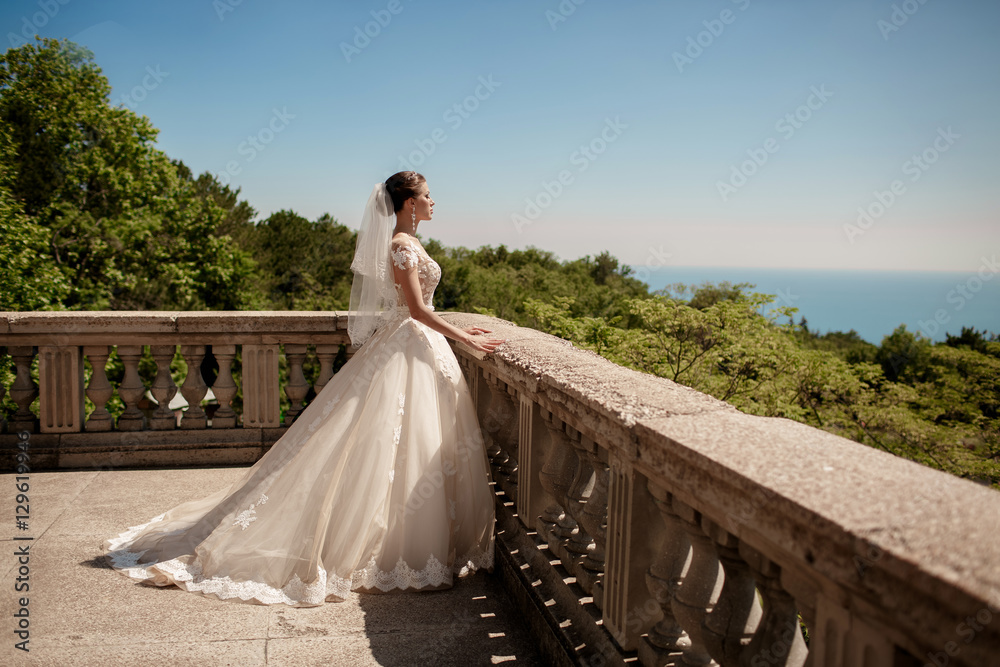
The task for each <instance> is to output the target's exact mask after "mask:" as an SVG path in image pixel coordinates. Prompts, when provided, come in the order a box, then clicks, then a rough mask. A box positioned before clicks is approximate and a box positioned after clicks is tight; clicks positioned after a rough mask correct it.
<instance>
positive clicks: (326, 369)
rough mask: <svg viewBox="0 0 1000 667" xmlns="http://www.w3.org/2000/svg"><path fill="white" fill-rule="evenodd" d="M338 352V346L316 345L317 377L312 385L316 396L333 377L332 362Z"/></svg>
mask: <svg viewBox="0 0 1000 667" xmlns="http://www.w3.org/2000/svg"><path fill="white" fill-rule="evenodd" d="M286 349H287V348H286ZM339 352H340V345H317V346H316V358H317V359H319V377H318V378H316V384H314V385H313V391H315V392H316V393H317V394H319V392H321V391H323V387H325V386H326V383H327V382H329V381H330V378H332V377H333V362H334V360H335V359H336V358H337V354H338V353H339Z"/></svg>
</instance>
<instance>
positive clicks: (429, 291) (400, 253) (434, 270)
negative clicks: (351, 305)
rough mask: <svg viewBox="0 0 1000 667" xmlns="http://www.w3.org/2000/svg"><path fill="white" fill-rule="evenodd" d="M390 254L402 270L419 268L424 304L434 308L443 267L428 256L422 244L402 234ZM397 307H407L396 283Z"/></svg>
mask: <svg viewBox="0 0 1000 667" xmlns="http://www.w3.org/2000/svg"><path fill="white" fill-rule="evenodd" d="M389 252H390V254H391V256H392V263H393V265H394V266H396V267H398V268H401V269H409V268H411V267H414V266H416V267H417V277H418V278H419V280H420V291H421V293H422V296H423V298H424V304H426V305H427V306H429V307H430V308H432V309H433V308H434V290H435V289H436V288H437V286H438V283H439V282H441V266H440V265H438V263H437V262H435V261H434V260H433V259H431V256H430V255H428V254H427V251H426V250H424V247H423V246H422V245H420V242H419V241H418V240H417V239H415V238H414V237H412V236H408V235H405V234H401V235H399V236H397V237H396V238H394V239H393V240H392V245H391V246H390V249H389ZM396 305H397V307H400V308H405V307H406V306H407V303H406V297H405V296H404V294H403V288H402V287H401V286H400V285H399V283H396Z"/></svg>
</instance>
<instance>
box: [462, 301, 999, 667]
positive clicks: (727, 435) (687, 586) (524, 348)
mask: <svg viewBox="0 0 1000 667" xmlns="http://www.w3.org/2000/svg"><path fill="white" fill-rule="evenodd" d="M449 320H450V321H451V322H452V323H453V324H456V325H458V326H469V325H476V326H483V327H485V328H489V329H492V330H493V331H494V335H498V336H500V337H503V338H506V339H507V340H508V343H507V344H506V345H505V346H504V347H502V348H500V349H499V350H498V351H497V352H496V353H495V354H494V355H492V356H490V357H482V356H481V355H478V354H471V353H469V352H467V351H465V350H464V349H460V350H458V351H459V355H460V357H461V358H463V359H464V360H465V361H466V365H468V366H474V367H477V368H478V369H479V373H478V374H474V377H480V378H486V380H487V382H486V384H488V385H489V387H490V405H491V406H496V405H499V404H502V403H503V402H504V401H509V404H508V405H507V407H508V408H515V407H516V409H517V412H518V423H519V424H521V427H520V430H519V431H518V437H517V438H516V439H513V440H511V439H510V438H507V441H506V442H504V434H505V433H509V432H510V430H511V429H503V428H497V427H496V426H495V425H493V429H494V431H495V433H496V437H494V438H493V440H496V441H498V442H497V443H496V446H494V447H493V450H492V451H493V454H494V457H493V460H494V463H495V464H496V465H495V470H494V474H495V476H496V478H497V481H498V484H499V485H500V486H501V487H505V491H506V490H508V489H511V491H510V492H509V494H508V495H511V497H512V498H514V499H515V503H514V504H515V506H516V511H517V513H518V515H519V517H520V518H521V522H522V524H523V525H524V526H525V528H526V529H528V530H530V529H532V528H536V527H537V529H538V534H539V536H540V537H541V538H542V540H543V541H547V542H548V544H549V546H550V547H551V548H552V550H553V551H555V552H556V553H557V554H559V555H561V556H568V557H569V559H570V561H571V562H572V565H567V567H566V569H567V570H568V571H569V573H570V574H575V575H576V576H577V581H578V582H580V581H581V580H583V579H586V578H587V576H593V575H588V574H587V569H588V565H587V564H584V565H583V566H581V565H580V564H579V563H578V562H577V559H576V557H575V555H574V553H573V549H572V548H567V547H568V546H569V543H571V542H572V540H573V536H572V535H570V536H568V537H567V536H566V535H565V533H566V531H565V530H563V537H561V538H560V537H559V533H560V530H559V529H560V527H562V528H565V525H563V526H560V520H559V518H557V517H556V516H555V515H554V514H555V513H554V512H552V511H551V510H552V508H551V507H550V508H549V517H548V518H547V519H543V520H541V521H538V520H537V517H538V516H539V515H542V514H544V513H545V507H546V505H548V504H549V503H552V502H553V501H556V504H557V505H560V507H559V508H558V510H559V511H562V512H563V513H564V514H569V515H571V516H570V517H569V520H568V521H564V522H563V523H564V524H571V523H574V522H575V523H576V524H578V525H577V526H576V528H575V529H574V530H575V531H577V532H580V531H582V530H586V531H590V532H591V534H592V536H593V537H594V539H592V540H591V542H590V544H589V545H588V548H587V553H588V554H592V553H593V552H594V551H598V552H600V553H601V554H607V556H606V558H605V571H604V572H603V573H601V574H599V575H598V576H597V577H594V580H595V583H596V584H597V586H595V587H593V588H592V591H588V592H593V596H594V598H595V602H601V604H600V606H601V607H602V614H603V622H604V626H605V628H606V629H608V630H609V631H610V633H611V634H612V635H613V636H614V638H615V639H616V641H617V642H618V644H619V645H620V646H621V647H623V648H625V649H629V650H637V651H638V655H639V657H640V659H641V662H642V663H643V664H648V665H653V664H672V663H671V662H670V661H671V660H674V659H677V657H678V656H679V655H680V654H683V655H684V656H685V657H684V660H685V662H684V663H683V664H712V663H711V662H709V661H710V660H712V659H714V660H716V661H718V662H719V664H724V665H725V664H733V665H737V664H739V665H753V666H754V667H756V665H774V664H782V665H798V664H809V665H813V666H815V667H819V666H821V665H822V666H830V665H852V666H853V665H894V664H895V665H906V664H924V663H927V662H929V664H935V662H934V661H935V660H937V661H938V663H937V664H945V663H946V662H947V664H952V665H955V664H962V665H1000V494H998V493H997V492H996V491H995V490H992V489H989V488H986V487H983V486H980V485H977V484H975V483H972V482H970V481H966V480H962V479H959V478H956V477H954V476H951V475H948V474H946V473H943V472H940V471H936V470H933V469H930V468H927V467H924V466H921V465H919V464H916V463H913V462H910V461H907V460H905V459H902V458H899V457H896V456H893V455H891V454H888V453H885V452H882V451H879V450H876V449H873V448H871V447H867V446H864V445H861V444H859V443H856V442H853V441H851V440H847V439H845V438H842V437H839V436H836V435H833V434H831V433H827V432H825V431H821V430H818V429H815V428H812V427H809V426H806V425H803V424H799V423H796V422H793V421H791V420H787V419H778V418H765V417H756V416H751V415H746V414H743V413H741V412H739V411H737V410H735V409H734V408H732V407H731V406H729V405H728V404H726V403H723V402H721V401H718V400H716V399H714V398H712V397H710V396H707V395H704V394H700V393H698V392H696V391H694V390H691V389H689V388H686V387H682V386H679V385H677V384H675V383H673V382H670V381H668V380H665V379H661V378H656V377H653V376H650V375H646V374H643V373H638V372H635V371H632V370H629V369H626V368H623V367H621V366H618V365H616V364H613V363H611V362H609V361H607V360H606V359H603V358H602V357H600V356H598V355H596V354H593V353H591V352H589V351H585V350H579V349H576V348H574V347H572V346H570V345H569V344H568V343H566V342H565V341H562V340H560V339H557V338H554V337H552V336H549V335H547V334H543V333H541V332H538V331H535V330H532V329H527V328H519V327H516V326H512V325H510V324H509V323H505V322H503V321H499V320H495V319H489V318H484V317H482V316H476V315H470V314H455V315H451V316H449ZM481 381H482V380H480V382H481ZM507 397H509V398H507ZM480 412H481V416H480V418H481V422H482V424H483V428H484V431H486V432H487V435H489V431H490V427H491V419H492V420H496V419H497V418H498V417H497V415H502V414H503V413H504V410H503V409H499V410H497V409H494V410H493V413H494V414H492V415H491V414H490V410H489V409H487V410H486V411H485V412H484V411H483V410H482V408H481V409H480ZM536 413H541V414H542V416H543V417H544V418H546V419H547V422H548V423H546V426H547V427H548V428H538V427H537V422H538V419H537V414H536ZM508 418H509V417H508ZM543 421H545V419H543ZM559 422H561V424H560V423H559ZM525 425H527V428H526V426H525ZM531 426H535V430H533V429H532V428H531ZM569 440H572V442H570V443H568V444H570V445H572V446H567V441H569ZM560 441H562V442H560ZM498 449H500V450H504V449H506V450H507V451H497V450H498ZM553 449H558V450H562V451H557V452H556V453H555V455H554V456H551V454H552V452H553ZM539 450H542V451H543V452H544V453H542V452H540V451H539ZM574 453H575V454H576V455H577V456H576V457H575V458H576V461H575V464H576V466H577V469H578V470H581V469H582V470H584V474H583V475H582V476H583V477H589V478H590V479H589V480H588V484H589V487H590V490H589V497H586V498H584V503H583V504H584V508H583V509H582V510H580V509H577V510H576V511H574V510H573V508H572V505H574V504H577V505H578V504H579V503H580V500H581V496H586V495H587V494H586V493H580V492H579V491H580V486H581V485H580V484H577V485H576V486H577V488H576V491H577V492H576V493H575V492H574V489H573V482H567V481H566V480H567V479H569V478H570V477H571V476H572V477H574V478H575V481H576V482H579V480H580V477H581V475H580V474H579V473H576V474H574V475H570V474H569V473H566V474H564V475H563V482H562V484H563V488H560V486H559V483H558V482H557V483H555V484H553V483H552V482H551V481H550V482H549V483H548V484H544V481H543V483H542V484H541V485H539V484H536V482H537V481H538V480H539V478H541V479H542V480H544V479H545V478H546V477H548V478H549V479H550V480H551V479H557V480H558V479H559V474H558V466H560V465H561V466H563V467H567V466H570V465H572V460H573V458H574V457H573V456H572V455H571V454H574ZM508 459H516V461H515V462H514V463H511V462H510V461H509V460H508ZM553 461H554V462H555V463H554V464H553V466H549V467H550V468H552V469H547V468H546V466H547V465H548V464H549V463H552V462H553ZM567 462H570V463H567ZM588 464H589V465H588ZM507 471H513V473H514V474H513V476H512V478H511V476H510V475H509V474H505V473H506V472H507ZM563 472H564V473H565V472H566V471H563ZM604 475H606V476H607V478H608V481H607V487H608V490H607V491H604V490H603V489H601V488H600V487H601V481H600V480H601V477H602V476H604ZM505 482H506V484H505ZM526 486H527V487H533V488H527V489H526V488H524V487H526ZM539 486H547V487H548V488H547V489H546V490H545V491H541V490H540V489H539V488H538V487H539ZM540 494H541V495H544V497H543V498H538V497H533V496H537V495H540ZM553 496H556V497H555V498H553ZM591 502H598V503H602V504H605V503H606V506H605V507H603V508H594V511H593V512H592V514H596V515H598V516H603V517H604V518H605V522H604V523H605V526H606V531H604V529H603V528H604V527H602V524H601V521H599V520H593V519H590V520H588V514H587V508H586V505H588V504H590V503H591ZM566 505H570V507H569V508H567V507H566ZM650 506H653V507H656V510H658V511H656V510H654V511H650ZM567 509H568V510H569V511H568V512H567V511H566V510H567ZM636 517H641V519H640V522H637V521H636ZM660 517H662V522H660V521H656V522H650V523H645V524H643V523H641V521H647V522H649V521H650V520H651V518H654V519H655V518H660ZM563 518H564V519H565V518H566V517H565V516H564V517H563ZM592 528H593V529H592ZM570 532H573V531H570ZM602 532H604V534H603V535H602V534H601V533H602ZM594 533H597V535H593V534H594ZM560 541H561V542H562V544H561V545H560V544H559V542H560ZM678 545H681V546H680V547H679V546H678ZM560 546H561V547H562V549H561V551H560ZM689 557H690V558H691V560H690V562H687V560H686V559H688V558H689ZM632 561H634V562H632ZM720 561H721V566H720ZM685 563H687V566H686V568H687V569H685ZM563 564H564V565H566V562H564V563H563ZM612 578H613V579H614V581H612V580H611V579H612ZM601 579H603V582H601V581H600V580H601ZM751 582H752V583H751ZM646 584H649V585H648V586H647V585H646ZM584 588H585V589H586V588H587V586H586V585H584ZM754 588H756V589H757V591H758V592H759V594H760V596H761V597H762V598H763V600H764V605H763V609H762V610H761V609H759V608H757V604H756V603H757V600H756V599H755V596H754V593H753V590H754ZM665 597H667V598H669V599H667V600H664V598H665ZM650 599H654V600H656V601H657V602H660V603H662V604H661V609H660V615H659V616H658V617H655V618H654V617H653V615H652V614H649V613H648V609H649V607H648V606H647V605H648V604H649V602H648V601H649V600H650ZM708 609H711V611H710V612H709V611H707V610H708ZM796 610H797V611H798V612H799V613H800V614H801V615H802V618H803V619H804V621H805V623H806V625H807V627H808V629H809V639H810V642H809V647H808V649H806V648H805V645H804V643H803V642H802V641H801V636H800V635H799V634H798V627H797V624H796V623H794V615H793V613H794V611H796ZM762 615H763V616H762ZM678 626H680V628H682V629H683V630H684V631H685V633H686V634H687V635H688V638H687V640H686V641H685V640H683V639H682V635H681V633H679V632H678V629H679V628H678ZM765 626H767V627H765ZM790 627H791V628H794V630H795V632H794V634H792V633H790V632H788V629H789V628H790ZM643 634H645V636H643V637H640V635H643ZM692 645H693V646H692ZM678 664H679V663H678Z"/></svg>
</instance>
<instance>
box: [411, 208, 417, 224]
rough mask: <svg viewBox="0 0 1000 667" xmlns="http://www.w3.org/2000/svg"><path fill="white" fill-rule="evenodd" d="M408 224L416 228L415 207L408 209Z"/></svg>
mask: <svg viewBox="0 0 1000 667" xmlns="http://www.w3.org/2000/svg"><path fill="white" fill-rule="evenodd" d="M410 222H412V223H413V226H414V227H416V226H417V207H416V206H414V207H413V208H411V209H410Z"/></svg>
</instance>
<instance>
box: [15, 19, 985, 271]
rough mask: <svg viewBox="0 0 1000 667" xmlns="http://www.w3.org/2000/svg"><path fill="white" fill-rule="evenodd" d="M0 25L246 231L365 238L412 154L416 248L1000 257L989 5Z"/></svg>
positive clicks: (815, 261)
mask: <svg viewBox="0 0 1000 667" xmlns="http://www.w3.org/2000/svg"><path fill="white" fill-rule="evenodd" d="M577 2H579V4H577ZM0 26H2V28H3V33H2V34H3V37H4V43H5V46H10V45H11V44H20V43H23V42H24V37H23V35H24V34H29V35H30V34H32V33H34V32H37V33H39V34H41V35H43V36H47V37H57V38H70V39H72V40H73V41H76V42H78V43H81V44H83V45H85V46H87V47H88V48H89V49H91V50H92V51H93V52H94V55H95V60H96V62H97V64H98V65H99V66H100V67H101V68H102V69H103V71H104V73H105V75H106V76H107V77H108V79H109V80H110V82H111V84H112V86H113V89H114V90H113V95H112V97H113V100H114V101H115V102H116V103H123V104H126V105H128V106H130V107H132V108H134V110H135V111H136V112H137V113H140V114H144V115H146V116H148V117H149V118H150V119H151V120H152V122H153V124H154V125H155V126H156V127H157V128H159V130H160V135H159V140H158V146H159V148H161V149H162V150H163V151H165V152H166V153H167V154H168V155H170V156H171V157H172V158H179V159H181V160H183V161H184V162H185V163H186V164H187V165H188V166H190V167H191V168H192V169H193V170H194V171H195V172H197V173H200V172H203V171H212V172H213V173H216V174H220V178H223V179H224V180H228V181H229V182H230V183H231V184H232V185H234V186H236V187H239V188H241V189H242V196H243V197H244V198H245V199H247V200H248V201H249V202H250V204H251V205H252V206H253V207H254V208H255V209H257V211H258V212H259V213H260V215H261V217H264V216H266V215H268V214H269V213H271V212H273V211H276V210H279V209H283V208H288V209H293V210H295V211H297V212H298V213H300V214H302V215H305V216H306V217H309V218H315V217H317V216H319V215H320V214H322V213H324V212H326V213H330V214H331V215H333V216H334V217H336V218H337V219H338V220H339V221H341V222H343V223H344V224H346V225H348V226H351V227H356V226H357V224H358V222H359V220H360V216H361V212H362V209H363V207H364V203H365V201H366V199H367V196H368V193H369V192H370V190H371V187H372V185H373V184H374V183H376V182H377V181H379V180H382V179H384V178H385V177H387V176H388V175H390V174H391V173H393V172H395V171H398V170H400V169H401V168H404V167H406V166H409V165H411V166H413V167H415V168H416V169H417V170H418V171H421V172H422V173H423V174H425V175H426V176H427V178H428V182H429V184H430V188H431V194H432V196H433V197H434V198H435V200H436V201H437V206H436V209H435V218H434V220H432V221H427V222H424V223H422V224H421V226H420V230H419V231H420V233H421V235H423V236H425V237H434V238H437V239H440V240H441V241H442V242H444V243H445V244H448V245H464V246H467V247H478V246H480V245H485V244H491V245H496V244H500V243H503V244H506V245H507V246H508V247H512V248H513V247H518V248H520V247H526V246H530V245H534V246H538V247H541V248H544V249H547V250H552V251H554V252H555V253H556V254H557V255H558V256H559V257H561V258H563V259H572V258H576V257H580V256H582V255H585V254H591V255H594V254H597V253H599V252H601V251H602V250H604V249H607V250H610V251H611V252H612V253H613V254H614V255H616V256H617V257H618V258H619V259H621V260H622V261H623V262H625V263H628V264H631V265H633V266H637V265H644V264H648V265H653V266H656V265H663V264H669V265H675V266H754V267H790V268H800V267H801V268H839V269H899V270H960V271H965V270H969V271H971V270H975V269H977V268H978V267H980V266H981V265H982V263H983V257H991V256H992V255H995V254H997V253H998V252H1000V188H998V187H997V186H996V180H997V177H998V175H1000V167H998V163H997V156H998V155H1000V129H998V121H997V118H998V117H1000V114H998V113H997V109H998V107H1000V105H998V102H1000V40H997V39H996V35H997V34H998V32H1000V3H996V2H992V1H987V0H952V1H950V2H944V1H943V0H925V1H924V2H921V1H920V0H906V1H905V2H902V1H898V0H897V1H895V2H888V1H882V0H876V1H869V2H854V1H851V0H847V1H839V2H809V1H802V2H791V1H789V0H785V1H779V0H771V1H768V0H736V1H734V0H713V1H710V2H694V1H693V0H676V1H673V2H638V1H636V2H618V3H612V2H610V1H608V0H583V1H581V0H576V2H574V0H562V1H561V2H560V1H559V0H542V1H540V2H539V1H536V2H527V1H521V0H508V1H504V2H500V1H498V0H492V1H483V2H479V1H474V0H472V1H466V2H451V1H446V2H419V1H417V0H375V1H371V2H368V1H358V2H281V3H279V2H275V1H266V0H242V1H240V0H215V1H214V2H213V0H197V1H191V0H176V1H174V2H169V3H168V2H156V3H154V2H134V1H131V2H124V1H116V0H112V1H102V2H86V1H84V0H34V1H28V0H6V1H5V2H4V3H3V5H2V7H0ZM366 32H367V34H366ZM862 213H864V215H862Z"/></svg>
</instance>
